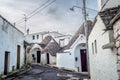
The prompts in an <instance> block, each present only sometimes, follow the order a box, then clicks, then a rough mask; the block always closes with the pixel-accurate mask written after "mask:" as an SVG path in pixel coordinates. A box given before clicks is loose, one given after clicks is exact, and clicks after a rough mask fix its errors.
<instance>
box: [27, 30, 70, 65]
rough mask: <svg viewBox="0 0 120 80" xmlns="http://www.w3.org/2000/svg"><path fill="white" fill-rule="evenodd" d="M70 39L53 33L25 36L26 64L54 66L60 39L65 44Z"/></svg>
mask: <svg viewBox="0 0 120 80" xmlns="http://www.w3.org/2000/svg"><path fill="white" fill-rule="evenodd" d="M70 37H71V36H68V35H63V34H61V33H58V32H55V31H54V32H40V33H35V34H30V35H27V36H26V42H28V45H27V48H26V50H27V51H26V52H27V62H28V63H32V62H33V63H41V64H55V63H56V53H57V52H58V51H59V50H60V49H61V47H60V45H59V42H61V39H62V40H63V39H64V41H66V42H67V41H68V40H69V39H70Z"/></svg>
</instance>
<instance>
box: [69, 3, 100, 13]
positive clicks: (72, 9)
mask: <svg viewBox="0 0 120 80" xmlns="http://www.w3.org/2000/svg"><path fill="white" fill-rule="evenodd" d="M74 8H79V9H82V10H83V8H82V7H80V6H76V5H74V6H73V7H71V8H70V10H71V11H74ZM86 9H88V10H91V11H94V12H98V11H97V10H95V9H92V8H88V7H86Z"/></svg>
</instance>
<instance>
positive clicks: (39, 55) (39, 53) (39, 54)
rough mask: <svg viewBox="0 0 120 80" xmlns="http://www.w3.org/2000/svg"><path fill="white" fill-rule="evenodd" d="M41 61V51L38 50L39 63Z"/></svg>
mask: <svg viewBox="0 0 120 80" xmlns="http://www.w3.org/2000/svg"><path fill="white" fill-rule="evenodd" d="M40 62H41V51H37V63H40Z"/></svg>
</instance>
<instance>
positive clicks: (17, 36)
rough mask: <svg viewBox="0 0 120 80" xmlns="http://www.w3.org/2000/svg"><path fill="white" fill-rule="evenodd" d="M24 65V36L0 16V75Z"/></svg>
mask: <svg viewBox="0 0 120 80" xmlns="http://www.w3.org/2000/svg"><path fill="white" fill-rule="evenodd" d="M23 64H24V34H23V33H22V32H21V31H20V30H18V29H17V28H16V27H15V26H13V25H12V24H11V23H10V22H8V21H7V20H6V19H5V18H3V17H2V16H0V74H5V75H6V74H7V73H8V72H11V71H13V70H15V69H19V68H21V66H22V65H23Z"/></svg>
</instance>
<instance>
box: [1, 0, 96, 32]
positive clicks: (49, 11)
mask: <svg viewBox="0 0 120 80" xmlns="http://www.w3.org/2000/svg"><path fill="white" fill-rule="evenodd" d="M52 1H54V0H0V15H2V16H3V17H5V18H6V19H7V20H8V21H9V22H11V23H12V24H13V23H14V22H15V23H16V27H17V28H19V29H20V30H22V31H24V29H25V28H24V19H23V18H24V14H26V16H27V18H28V20H27V28H29V30H30V33H36V32H42V31H58V32H61V33H64V34H73V33H75V31H76V30H77V29H78V28H79V27H80V25H81V23H82V22H83V21H84V20H83V16H82V11H81V9H79V8H75V11H70V8H71V7H72V6H73V5H77V6H80V7H82V0H56V1H55V2H54V3H52V4H51V5H49V3H51V2H52ZM46 2H47V4H46V5H49V6H48V7H46V8H44V7H45V6H46V5H44V6H42V5H43V4H44V3H46ZM86 4H87V7H88V8H92V9H95V10H97V0H86ZM41 6H42V7H41ZM37 8H39V9H38V10H37V11H36V13H37V14H35V15H34V14H31V12H33V11H34V10H36V9H37ZM87 12H88V13H89V16H88V18H89V19H93V18H94V16H95V15H96V12H95V11H91V10H87ZM31 15H33V16H32V17H31V18H29V17H30V16H31Z"/></svg>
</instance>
